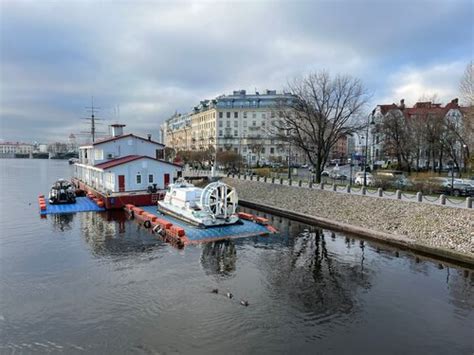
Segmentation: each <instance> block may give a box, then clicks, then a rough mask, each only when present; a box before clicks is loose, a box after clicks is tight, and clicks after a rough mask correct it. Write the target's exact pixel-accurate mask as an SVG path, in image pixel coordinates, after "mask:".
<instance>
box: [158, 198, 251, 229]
mask: <svg viewBox="0 0 474 355" xmlns="http://www.w3.org/2000/svg"><path fill="white" fill-rule="evenodd" d="M157 211H158V212H160V213H162V214H164V215H169V216H171V217H173V218H176V219H179V220H181V221H183V222H185V223H188V224H191V225H193V226H196V227H198V228H202V229H205V228H214V227H224V226H231V225H235V224H242V221H241V220H240V218H238V217H236V218H234V220H232V221H225V220H220V219H216V222H215V223H206V222H205V221H200V220H199V219H197V218H193V217H192V216H187V215H183V214H182V213H178V212H177V211H175V210H173V209H172V208H169V207H168V206H166V205H165V204H164V203H162V202H158V208H157Z"/></svg>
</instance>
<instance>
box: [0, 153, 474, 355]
mask: <svg viewBox="0 0 474 355" xmlns="http://www.w3.org/2000/svg"><path fill="white" fill-rule="evenodd" d="M0 163H1V167H0V174H1V187H0V188H1V191H0V192H1V194H0V209H1V210H0V223H1V224H0V227H1V228H0V353H30V352H41V353H43V352H64V353H76V352H77V353H81V352H88V353H138V354H140V353H145V354H148V353H223V354H224V353H290V352H291V353H295V354H297V353H346V354H348V353H369V354H381V353H384V354H402V353H403V354H407V353H412V354H420V353H429V354H472V353H473V351H474V345H473V344H474V343H473V335H474V311H473V310H474V273H473V271H472V270H465V269H463V268H457V267H452V266H447V265H444V264H439V263H437V262H434V261H428V260H424V259H423V258H417V257H416V256H413V255H409V254H407V253H406V252H401V251H400V252H398V251H397V250H395V249H389V248H387V247H383V246H381V245H377V244H373V243H368V242H364V241H362V240H359V239H354V238H353V237H348V236H345V235H343V234H339V233H335V234H334V233H332V232H331V231H327V230H320V229H318V228H315V227H309V226H305V225H302V224H298V223H295V222H291V221H288V220H285V219H280V218H277V217H275V218H274V220H273V224H274V225H275V226H276V227H277V228H279V230H280V231H281V234H280V235H277V236H272V237H269V238H265V237H260V238H251V239H246V240H239V241H234V242H227V243H217V244H208V245H204V246H197V247H188V248H186V249H184V250H176V249H174V248H173V247H171V246H170V245H168V244H166V243H163V242H161V241H160V240H157V239H156V238H155V237H154V236H152V235H151V234H150V233H149V232H148V230H143V229H141V228H140V227H139V226H138V225H137V224H135V223H134V222H130V221H127V220H126V219H125V218H124V216H123V214H122V213H121V212H118V213H102V214H97V213H78V214H71V215H62V216H59V215H56V216H48V218H47V219H40V217H39V215H38V206H37V195H38V194H39V193H47V191H48V188H49V186H50V184H51V183H52V182H53V181H54V180H55V179H57V178H59V177H69V176H70V171H71V169H70V167H69V166H68V165H67V162H66V161H47V160H20V159H17V160H0ZM213 288H218V289H219V291H220V293H219V294H218V295H215V294H212V293H211V290H212V289H213ZM226 292H232V293H233V294H234V298H233V299H228V298H227V297H225V295H224V294H225V293H226ZM241 299H246V300H248V301H249V303H250V305H249V306H248V307H243V306H241V305H240V304H239V300H241Z"/></svg>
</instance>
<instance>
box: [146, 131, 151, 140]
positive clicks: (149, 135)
mask: <svg viewBox="0 0 474 355" xmlns="http://www.w3.org/2000/svg"><path fill="white" fill-rule="evenodd" d="M147 136H148V140H149V141H151V134H150V133H148V134H147Z"/></svg>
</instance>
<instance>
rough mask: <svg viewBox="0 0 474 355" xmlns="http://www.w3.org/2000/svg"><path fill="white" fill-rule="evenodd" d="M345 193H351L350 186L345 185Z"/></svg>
mask: <svg viewBox="0 0 474 355" xmlns="http://www.w3.org/2000/svg"><path fill="white" fill-rule="evenodd" d="M346 192H347V193H348V194H350V193H351V185H347V186H346Z"/></svg>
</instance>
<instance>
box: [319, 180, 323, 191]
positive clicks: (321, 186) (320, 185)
mask: <svg viewBox="0 0 474 355" xmlns="http://www.w3.org/2000/svg"><path fill="white" fill-rule="evenodd" d="M319 188H320V189H321V190H324V182H322V181H321V183H320V184H319Z"/></svg>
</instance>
